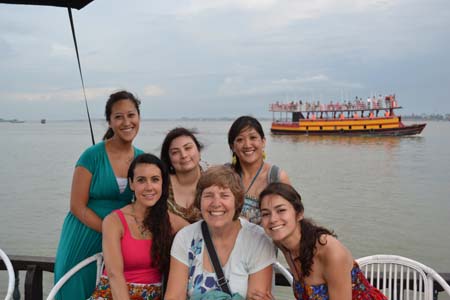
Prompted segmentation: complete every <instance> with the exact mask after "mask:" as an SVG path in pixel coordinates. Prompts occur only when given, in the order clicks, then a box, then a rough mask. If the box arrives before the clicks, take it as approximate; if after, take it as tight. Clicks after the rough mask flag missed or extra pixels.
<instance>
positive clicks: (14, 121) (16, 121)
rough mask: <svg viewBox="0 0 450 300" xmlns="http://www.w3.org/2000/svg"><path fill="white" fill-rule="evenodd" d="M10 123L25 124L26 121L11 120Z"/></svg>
mask: <svg viewBox="0 0 450 300" xmlns="http://www.w3.org/2000/svg"><path fill="white" fill-rule="evenodd" d="M9 123H25V121H21V120H17V119H12V120H9Z"/></svg>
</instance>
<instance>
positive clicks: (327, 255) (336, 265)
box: [260, 183, 387, 300]
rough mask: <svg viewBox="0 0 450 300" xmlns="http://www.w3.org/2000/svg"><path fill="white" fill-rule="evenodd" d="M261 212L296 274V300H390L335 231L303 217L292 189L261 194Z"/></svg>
mask: <svg viewBox="0 0 450 300" xmlns="http://www.w3.org/2000/svg"><path fill="white" fill-rule="evenodd" d="M260 207H261V214H262V221H261V225H262V226H263V227H264V230H265V231H266V233H267V235H269V236H270V237H271V238H272V241H273V242H274V243H275V244H276V245H277V247H278V248H279V249H280V250H281V251H282V252H283V254H284V256H285V258H286V261H287V263H288V265H289V268H290V269H291V270H292V271H293V275H294V285H293V289H294V295H295V298H296V299H297V300H308V299H317V300H325V299H353V300H387V298H386V297H385V296H384V295H383V294H382V293H381V292H380V291H379V290H377V289H376V288H374V287H373V286H371V285H370V283H369V282H368V281H367V279H366V278H365V277H364V275H363V273H362V272H361V270H360V269H359V266H358V264H357V263H356V261H355V260H354V259H353V258H352V254H351V253H350V251H349V250H348V249H347V248H345V246H344V245H342V244H341V243H340V242H339V241H338V240H337V239H336V235H335V234H334V233H333V232H332V231H330V230H328V229H326V228H324V227H321V226H318V225H316V224H314V223H313V222H312V220H310V219H305V218H304V207H303V203H302V201H301V197H300V195H299V193H298V192H297V191H296V190H295V189H294V188H293V187H292V186H290V185H288V184H284V183H272V184H270V185H268V186H267V187H266V189H264V191H262V192H261V195H260Z"/></svg>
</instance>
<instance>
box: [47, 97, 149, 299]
mask: <svg viewBox="0 0 450 300" xmlns="http://www.w3.org/2000/svg"><path fill="white" fill-rule="evenodd" d="M139 105H140V101H139V99H137V98H136V97H135V96H134V95H133V94H132V93H130V92H127V91H118V92H116V93H113V94H111V95H110V96H109V99H108V101H107V102H106V107H105V117H106V121H107V122H108V131H107V132H106V134H105V136H104V138H103V141H102V142H100V143H97V144H96V145H94V146H91V147H89V148H88V149H86V150H85V151H84V152H83V154H82V155H81V157H80V158H79V160H78V162H77V163H76V165H75V170H74V174H73V179H72V191H71V193H70V212H69V213H68V214H67V216H66V219H65V220H64V224H63V228H62V230H61V238H60V240H59V245H58V250H57V254H56V262H55V283H56V282H57V281H58V280H59V279H60V278H61V277H62V276H64V274H65V273H66V272H67V271H69V270H70V269H71V268H72V267H73V266H75V265H76V264H77V263H79V262H80V261H82V260H83V259H85V258H87V257H89V256H91V255H94V254H96V253H98V252H101V251H102V234H101V233H102V219H103V218H104V217H105V216H106V215H108V214H109V213H110V212H112V211H113V210H115V209H119V208H121V207H123V206H125V205H127V204H129V203H130V202H131V199H132V197H133V193H132V191H131V190H130V187H129V186H128V180H127V172H128V167H129V166H130V163H131V161H132V160H133V158H135V157H136V156H137V155H139V154H140V153H142V151H141V150H139V149H137V148H136V147H134V146H133V140H134V138H135V137H136V135H137V133H138V131H139V125H140V110H139ZM95 276H96V269H95V265H93V264H91V265H89V266H87V267H86V268H83V269H82V270H80V271H79V272H77V274H75V275H74V276H72V277H71V278H70V279H69V281H68V282H67V283H66V284H64V286H62V288H61V289H60V291H59V292H58V294H57V295H56V298H57V299H64V300H72V299H73V300H75V299H86V298H87V297H89V295H91V293H92V291H93V290H94V288H95Z"/></svg>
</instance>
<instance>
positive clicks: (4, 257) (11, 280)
mask: <svg viewBox="0 0 450 300" xmlns="http://www.w3.org/2000/svg"><path fill="white" fill-rule="evenodd" d="M0 259H1V260H3V262H4V263H5V266H6V270H7V271H8V291H7V292H6V297H5V300H10V299H12V295H13V292H14V282H15V280H16V277H15V276H14V269H13V266H12V264H11V261H10V260H9V258H8V256H7V255H6V253H5V252H4V251H3V250H2V249H0Z"/></svg>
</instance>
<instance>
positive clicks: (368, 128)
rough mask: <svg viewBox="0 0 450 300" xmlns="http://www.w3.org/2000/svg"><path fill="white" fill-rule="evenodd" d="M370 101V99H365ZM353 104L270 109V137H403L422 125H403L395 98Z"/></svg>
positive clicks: (278, 105) (274, 106)
mask: <svg viewBox="0 0 450 300" xmlns="http://www.w3.org/2000/svg"><path fill="white" fill-rule="evenodd" d="M369 99H370V98H369ZM369 99H368V102H365V101H362V99H360V100H356V101H353V102H350V101H349V102H344V103H343V104H339V103H335V104H333V103H332V102H330V104H326V105H323V104H322V105H321V104H320V103H319V102H317V103H312V104H310V103H305V104H303V103H302V101H299V102H290V103H286V104H282V103H279V102H277V103H274V104H271V105H270V111H272V112H273V122H272V126H271V129H270V130H271V132H272V133H273V134H283V135H288V134H297V135H299V134H303V135H376V136H383V135H384V136H403V135H415V134H420V133H421V132H422V130H423V129H424V128H425V126H426V124H425V123H422V124H412V125H405V124H403V122H402V117H401V116H399V115H397V111H398V110H399V109H401V108H402V107H401V106H398V104H397V101H396V100H395V95H389V96H386V97H385V99H383V100H384V101H380V100H379V99H378V100H376V99H375V98H374V100H373V101H369Z"/></svg>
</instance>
